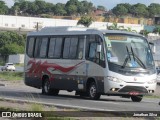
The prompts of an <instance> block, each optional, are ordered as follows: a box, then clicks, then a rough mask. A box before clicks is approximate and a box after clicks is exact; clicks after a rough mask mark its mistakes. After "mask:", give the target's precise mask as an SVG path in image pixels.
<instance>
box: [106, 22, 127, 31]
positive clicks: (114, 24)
mask: <svg viewBox="0 0 160 120" xmlns="http://www.w3.org/2000/svg"><path fill="white" fill-rule="evenodd" d="M123 28H124V26H118V24H117V23H113V24H112V25H111V26H108V28H107V29H109V30H120V29H123Z"/></svg>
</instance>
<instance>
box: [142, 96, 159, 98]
mask: <svg viewBox="0 0 160 120" xmlns="http://www.w3.org/2000/svg"><path fill="white" fill-rule="evenodd" d="M144 97H146V98H160V96H157V95H148V96H144Z"/></svg>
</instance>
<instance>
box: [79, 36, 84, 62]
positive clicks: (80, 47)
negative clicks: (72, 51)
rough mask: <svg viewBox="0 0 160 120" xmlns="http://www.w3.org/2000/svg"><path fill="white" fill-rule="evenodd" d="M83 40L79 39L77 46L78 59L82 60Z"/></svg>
mask: <svg viewBox="0 0 160 120" xmlns="http://www.w3.org/2000/svg"><path fill="white" fill-rule="evenodd" d="M83 48H84V38H79V44H78V59H82V58H83Z"/></svg>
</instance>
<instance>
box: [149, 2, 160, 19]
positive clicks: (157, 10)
mask: <svg viewBox="0 0 160 120" xmlns="http://www.w3.org/2000/svg"><path fill="white" fill-rule="evenodd" d="M148 11H149V16H150V17H154V16H155V15H158V14H160V4H157V3H151V4H150V5H149V6H148Z"/></svg>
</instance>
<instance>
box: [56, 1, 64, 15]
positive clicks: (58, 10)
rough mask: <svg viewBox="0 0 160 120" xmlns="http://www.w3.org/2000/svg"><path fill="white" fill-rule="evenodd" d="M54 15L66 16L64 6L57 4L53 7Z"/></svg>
mask: <svg viewBox="0 0 160 120" xmlns="http://www.w3.org/2000/svg"><path fill="white" fill-rule="evenodd" d="M54 14H56V15H66V14H67V12H66V10H65V4H62V3H57V4H56V5H55V7H54Z"/></svg>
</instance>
